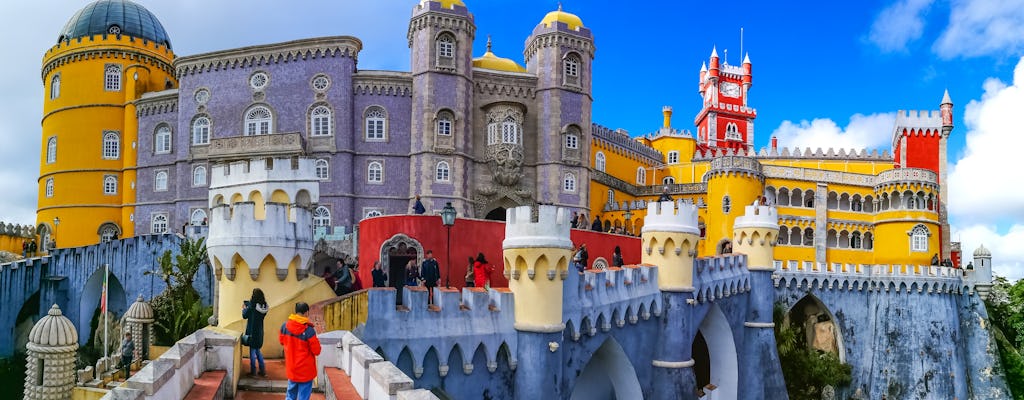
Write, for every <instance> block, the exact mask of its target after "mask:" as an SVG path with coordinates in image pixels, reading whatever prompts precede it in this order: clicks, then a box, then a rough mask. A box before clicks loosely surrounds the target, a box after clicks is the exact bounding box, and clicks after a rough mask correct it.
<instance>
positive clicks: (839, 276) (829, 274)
mask: <svg viewBox="0 0 1024 400" xmlns="http://www.w3.org/2000/svg"><path fill="white" fill-rule="evenodd" d="M774 264H775V272H774V273H773V275H772V277H773V279H774V280H775V287H787V288H792V287H796V288H801V287H806V288H817V289H829V290H831V289H838V290H868V291H892V290H896V291H907V292H918V293H923V292H927V293H968V294H974V293H975V283H973V282H971V281H969V280H966V279H964V277H963V270H960V269H956V268H951V267H943V266H938V265H901V264H891V265H888V264H882V265H872V264H844V263H815V262H811V261H798V260H775V262H774Z"/></svg>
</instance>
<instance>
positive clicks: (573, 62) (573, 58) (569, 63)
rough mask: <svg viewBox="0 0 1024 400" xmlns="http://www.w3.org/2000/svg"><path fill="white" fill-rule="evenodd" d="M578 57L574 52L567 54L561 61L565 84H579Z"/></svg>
mask: <svg viewBox="0 0 1024 400" xmlns="http://www.w3.org/2000/svg"><path fill="white" fill-rule="evenodd" d="M580 64H582V62H580V57H579V56H577V55H576V54H569V55H567V56H566V57H565V61H564V62H563V68H562V72H563V73H564V74H565V84H567V85H574V86H579V85H580Z"/></svg>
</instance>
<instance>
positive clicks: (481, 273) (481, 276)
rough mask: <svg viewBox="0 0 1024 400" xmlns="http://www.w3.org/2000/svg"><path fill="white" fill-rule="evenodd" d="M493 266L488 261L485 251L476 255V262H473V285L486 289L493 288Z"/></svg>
mask: <svg viewBox="0 0 1024 400" xmlns="http://www.w3.org/2000/svg"><path fill="white" fill-rule="evenodd" d="M492 271H493V267H491V265H490V264H488V263H487V258H485V257H484V253H478V254H477V255H476V262H474V263H473V285H474V286H476V287H482V288H485V289H488V290H489V289H490V288H491V272H492Z"/></svg>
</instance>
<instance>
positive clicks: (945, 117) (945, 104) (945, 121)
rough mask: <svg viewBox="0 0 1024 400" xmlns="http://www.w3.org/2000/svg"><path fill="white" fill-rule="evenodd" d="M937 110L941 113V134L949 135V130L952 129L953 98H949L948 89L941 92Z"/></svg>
mask: <svg viewBox="0 0 1024 400" xmlns="http://www.w3.org/2000/svg"><path fill="white" fill-rule="evenodd" d="M939 112H941V113H942V134H944V135H946V136H949V132H950V131H952V130H953V100H950V98H949V89H946V91H945V92H944V93H943V94H942V104H941V105H939Z"/></svg>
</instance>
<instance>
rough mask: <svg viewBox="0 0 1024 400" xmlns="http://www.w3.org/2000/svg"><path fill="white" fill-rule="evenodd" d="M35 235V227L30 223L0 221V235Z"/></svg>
mask: <svg viewBox="0 0 1024 400" xmlns="http://www.w3.org/2000/svg"><path fill="white" fill-rule="evenodd" d="M35 235H36V228H35V227H33V226H32V225H18V224H12V223H6V224H5V223H4V222H3V221H0V236H13V237H19V238H26V239H28V238H32V237H35Z"/></svg>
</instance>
